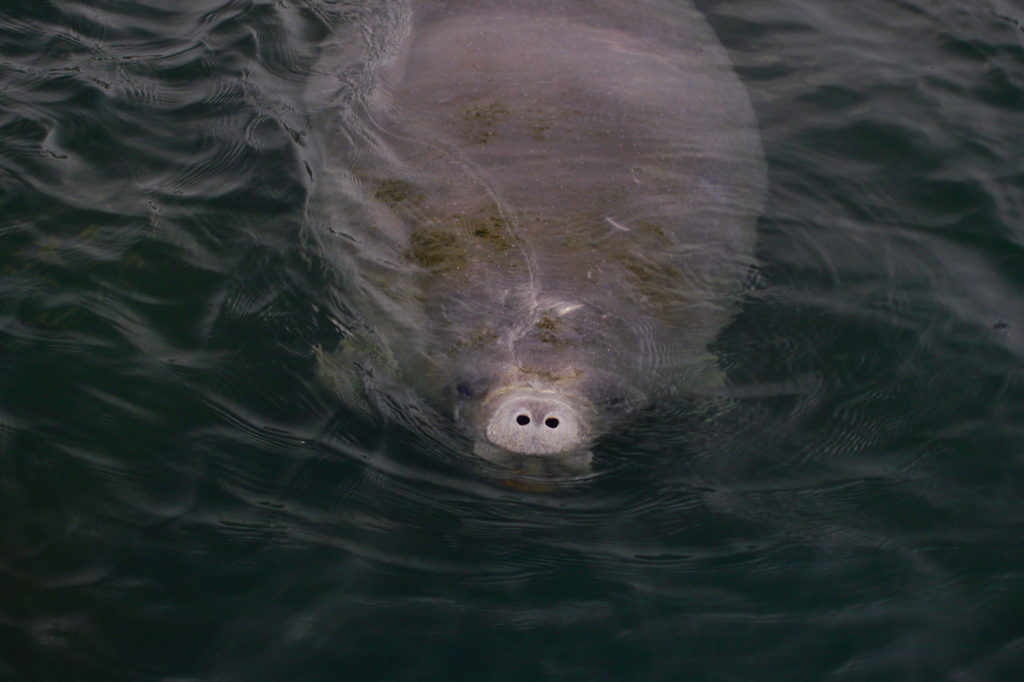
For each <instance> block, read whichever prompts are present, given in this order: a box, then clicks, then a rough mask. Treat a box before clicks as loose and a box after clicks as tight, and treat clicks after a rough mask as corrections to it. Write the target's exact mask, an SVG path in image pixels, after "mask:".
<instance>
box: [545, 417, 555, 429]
mask: <svg viewBox="0 0 1024 682" xmlns="http://www.w3.org/2000/svg"><path fill="white" fill-rule="evenodd" d="M544 426H546V427H548V428H549V429H557V428H558V420H557V419H555V418H554V417H548V418H547V419H545V420H544Z"/></svg>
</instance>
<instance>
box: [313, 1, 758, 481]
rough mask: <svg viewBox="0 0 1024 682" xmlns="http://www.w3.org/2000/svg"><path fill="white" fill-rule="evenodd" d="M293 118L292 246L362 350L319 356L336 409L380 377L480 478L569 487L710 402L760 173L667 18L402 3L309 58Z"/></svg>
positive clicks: (548, 7) (542, 5) (726, 80)
mask: <svg viewBox="0 0 1024 682" xmlns="http://www.w3.org/2000/svg"><path fill="white" fill-rule="evenodd" d="M406 9H407V10H408V11H405V10H406ZM364 28H365V27H364ZM306 100H307V105H308V106H309V107H310V109H311V112H312V121H313V124H314V130H315V131H316V132H317V133H318V135H319V147H318V149H319V153H320V154H321V155H322V158H321V159H319V160H318V161H317V164H318V165H319V166H320V167H322V169H323V172H322V173H320V174H319V175H318V176H317V178H316V182H317V192H316V195H315V200H314V202H313V207H314V216H315V221H314V226H315V227H316V229H315V230H314V231H313V232H314V233H315V236H316V237H317V238H318V240H319V241H320V242H321V244H322V246H323V249H324V251H325V253H327V254H328V255H329V257H330V258H331V260H332V261H334V264H335V265H336V266H337V269H338V270H339V271H340V272H341V273H342V274H343V279H344V281H345V283H346V288H347V294H346V295H347V296H348V297H349V301H350V304H353V305H354V307H355V309H356V310H357V312H358V314H359V315H360V317H361V318H362V319H364V320H366V329H367V330H369V329H372V330H373V331H372V332H370V331H362V332H359V331H353V330H352V329H351V328H349V327H350V326H351V325H349V326H347V327H346V330H347V331H348V332H350V333H349V334H348V337H347V340H346V341H344V342H343V343H342V345H341V348H340V349H339V351H338V352H336V353H333V354H326V353H321V354H320V360H321V365H320V366H321V375H322V376H323V377H324V378H325V379H326V381H327V383H328V384H329V385H331V386H332V387H334V388H335V389H336V390H337V392H338V393H339V394H340V395H342V396H344V397H345V398H346V399H347V400H349V401H350V402H353V403H362V404H365V403H367V402H373V397H372V396H368V395H367V393H368V389H367V380H366V379H367V376H368V375H372V376H374V377H376V379H375V381H376V384H375V386H376V387H378V388H373V389H370V390H371V391H372V390H379V385H380V381H381V380H380V377H381V376H386V377H387V382H386V383H388V384H389V385H391V386H404V387H410V388H412V390H414V391H415V392H416V393H417V394H418V395H419V396H420V397H422V398H423V399H424V400H426V401H427V402H429V403H430V404H432V405H433V406H434V407H435V408H437V409H438V410H440V411H441V412H443V413H447V414H448V415H450V416H451V417H453V418H454V419H455V420H456V421H458V422H459V423H461V424H463V425H464V426H465V428H466V429H467V430H468V431H469V433H470V434H471V436H472V438H473V441H474V444H475V445H474V451H475V452H476V454H478V455H480V456H481V457H484V458H485V459H489V460H492V461H497V462H505V463H510V462H516V463H521V460H522V459H523V458H534V459H536V458H541V459H549V460H565V461H569V462H570V465H569V466H570V468H573V466H577V468H578V467H579V466H585V464H586V462H587V461H589V454H588V450H589V448H590V447H591V445H592V444H593V442H594V440H595V439H596V438H598V437H599V436H600V435H601V434H603V433H606V432H607V431H608V430H609V429H611V428H613V427H614V426H615V425H616V424H618V423H620V422H621V421H622V420H623V419H625V418H626V417H628V416H629V415H630V414H632V413H634V412H635V411H636V410H637V409H639V408H640V407H641V406H643V405H644V404H646V403H647V402H649V401H651V400H663V399H666V398H667V397H669V396H675V395H680V394H687V393H691V394H692V393H706V392H708V391H713V390H714V389H715V388H717V387H718V386H720V385H721V381H722V379H721V374H720V373H719V371H718V369H717V363H716V361H715V359H714V358H713V357H712V356H710V355H709V354H708V352H707V346H708V343H709V342H711V341H712V340H713V339H714V338H715V336H716V335H717V334H718V333H719V331H720V330H721V329H722V328H723V326H724V325H726V324H727V323H728V321H729V320H730V318H731V316H732V315H733V314H734V310H735V307H736V302H737V299H738V296H739V294H740V293H741V291H742V287H743V284H744V282H745V279H746V277H747V276H748V274H749V270H750V267H751V265H752V262H753V256H752V253H753V248H754V243H755V226H756V220H757V216H758V214H759V212H760V210H761V205H762V199H763V195H764V190H765V166H764V161H763V153H762V149H761V145H760V140H759V137H758V135H757V129H756V121H755V118H754V114H753V111H752V108H751V106H750V102H749V99H748V97H747V94H746V92H745V90H744V89H743V87H742V86H741V85H740V83H739V81H738V79H737V77H736V75H735V73H734V72H733V70H732V68H731V66H730V64H729V61H728V58H727V56H726V55H725V52H724V50H723V48H722V47H721V45H720V44H719V42H718V40H717V39H716V37H715V36H714V34H713V33H712V32H711V29H710V27H709V26H708V25H707V23H706V22H705V20H704V18H703V17H702V16H701V15H700V14H699V13H698V12H697V11H696V10H695V9H694V8H693V7H692V6H691V5H689V3H687V2H678V1H676V2H672V3H668V2H666V3H665V4H664V6H661V5H657V3H637V2H633V1H630V2H622V3H617V2H612V1H611V0H606V1H604V2H602V1H601V0H592V1H589V2H587V1H585V0H580V1H578V2H573V1H570V0H545V1H544V2H539V1H538V2H533V3H531V2H530V1H529V0H519V1H517V0H502V1H501V2H494V3H493V4H489V3H488V2H487V1H486V0H475V1H474V0H460V1H457V2H448V3H442V2H419V3H417V2H414V3H413V4H412V5H411V7H409V8H405V7H404V6H400V10H399V11H397V12H395V13H394V14H392V15H391V16H388V17H385V18H384V19H381V20H380V24H379V27H378V29H377V30H376V32H375V31H373V30H364V31H361V32H360V33H358V34H356V33H354V32H352V33H345V32H339V33H337V34H336V35H335V36H334V38H333V40H332V41H329V42H328V43H325V46H324V48H323V52H322V56H321V58H320V60H319V62H318V63H317V65H316V67H315V69H314V75H313V77H312V79H311V81H310V85H309V87H308V90H307V98H306ZM368 368H372V369H370V370H368ZM572 462H575V465H574V464H572Z"/></svg>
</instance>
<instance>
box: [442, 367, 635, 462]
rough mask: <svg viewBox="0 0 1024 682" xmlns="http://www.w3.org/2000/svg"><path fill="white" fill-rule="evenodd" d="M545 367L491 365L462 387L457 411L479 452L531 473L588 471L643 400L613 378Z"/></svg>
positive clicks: (596, 371)
mask: <svg viewBox="0 0 1024 682" xmlns="http://www.w3.org/2000/svg"><path fill="white" fill-rule="evenodd" d="M547 359H548V360H549V362H548V363H545V364H547V365H556V366H555V367H551V366H549V367H547V368H541V367H538V366H537V364H532V365H531V364H525V365H516V364H512V363H511V362H509V363H508V364H505V365H504V366H500V365H499V366H497V367H496V366H494V365H493V364H492V365H491V366H490V369H491V371H490V372H488V373H486V374H482V375H481V374H478V375H477V379H476V380H475V381H473V380H464V381H461V382H459V383H458V384H457V387H456V397H455V400H456V408H455V412H456V415H457V417H458V419H459V421H461V422H463V424H464V425H465V426H466V427H467V428H468V430H469V431H470V433H471V434H472V436H473V440H474V447H473V451H474V453H475V454H476V455H477V456H479V457H482V458H483V459H485V460H488V461H490V462H493V463H496V464H501V465H504V466H512V467H514V468H517V469H523V470H528V471H530V472H532V473H555V472H558V473H575V474H579V473H585V472H587V471H589V463H590V460H591V454H590V448H591V447H592V446H593V445H594V442H595V441H596V440H597V439H598V438H599V437H600V436H602V435H603V434H604V433H606V432H607V431H609V430H610V429H611V428H612V427H613V426H615V425H616V424H618V423H620V422H621V421H622V420H623V419H625V418H626V417H627V416H628V415H629V414H630V413H632V412H634V411H635V410H636V409H637V408H638V407H639V406H640V405H641V404H642V403H643V402H644V395H643V394H642V393H641V392H640V391H639V390H637V388H636V387H634V386H631V385H629V383H628V382H626V381H624V380H623V378H622V377H621V376H620V375H618V374H616V373H615V372H609V371H605V370H602V369H598V368H596V367H588V366H585V365H581V364H579V363H578V362H572V360H571V359H570V358H569V357H565V356H561V355H559V354H553V355H552V356H551V357H549V358H547Z"/></svg>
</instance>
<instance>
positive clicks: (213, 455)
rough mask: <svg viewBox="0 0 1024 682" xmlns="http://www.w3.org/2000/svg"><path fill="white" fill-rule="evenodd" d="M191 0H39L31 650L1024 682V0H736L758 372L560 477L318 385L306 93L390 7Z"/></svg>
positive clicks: (20, 322)
mask: <svg viewBox="0 0 1024 682" xmlns="http://www.w3.org/2000/svg"><path fill="white" fill-rule="evenodd" d="M188 5H189V6H188V7H187V8H186V9H183V8H182V6H181V3H171V2H163V3H161V2H145V3H144V2H114V3H75V2H56V1H33V2H16V3H11V4H8V5H7V6H6V7H5V9H4V10H3V11H2V12H0V678H3V679H11V680H22V679H24V680H58V679H59V680H77V679H82V680H94V679H106V680H156V679H159V680H188V679H194V680H218V679H224V680H228V679H231V680H235V679H245V680H280V679H291V680H333V679H372V680H434V679H453V678H454V679H474V680H526V679H531V680H536V679H542V680H548V679H550V680H576V679H588V680H624V679H629V680H680V679H696V680H751V681H754V680H756V681H758V682H762V681H770V680H786V681H791V680H844V681H845V680H872V681H877V680H944V679H948V680H986V681H988V680H993V681H996V680H998V681H1002V680H1015V679H1019V675H1020V673H1019V670H1020V669H1021V668H1022V667H1024V616H1022V614H1024V571H1022V567H1024V545H1022V543H1021V542H1020V539H1021V537H1022V531H1024V492H1022V491H1024V447H1022V446H1024V429H1022V426H1021V425H1022V424H1024V414H1022V412H1024V409H1022V408H1024V390H1022V385H1021V378H1022V362H1021V361H1022V357H1024V303H1022V300H1024V299H1022V290H1024V277H1022V275H1021V273H1024V251H1022V238H1024V234H1022V231H1024V171H1022V168H1021V163H1020V159H1021V158H1024V137H1022V136H1021V135H1020V134H1019V130H1020V121H1021V117H1022V113H1024V13H1022V10H1021V9H1020V7H1018V6H1017V5H1016V4H1014V3H1011V2H1006V1H1004V0H972V1H968V0H948V1H941V0H912V1H904V2H892V1H883V0H863V1H861V2H858V3H847V2H842V1H840V0H820V1H819V2H797V1H785V0H757V1H754V0H733V1H726V0H722V1H709V2H702V3H700V4H699V7H700V9H701V10H702V11H704V12H705V13H706V14H707V15H708V18H709V20H710V22H711V24H712V26H713V28H714V29H715V30H716V32H717V33H718V35H719V37H720V38H721V40H722V42H723V43H724V44H725V46H726V48H727V49H728V50H729V53H730V56H731V57H732V59H733V62H734V64H735V66H736V69H737V72H738V73H739V75H740V78H741V79H742V80H743V82H744V84H745V85H746V86H747V88H748V89H749V92H750V96H751V99H752V101H753V103H754V107H755V110H756V112H757V115H758V118H759V120H760V124H761V132H762V137H763V141H764V145H765V150H766V154H767V158H768V164H769V182H770V188H769V196H768V203H767V206H766V209H765V212H764V215H763V217H762V220H761V222H760V238H759V239H760V241H759V249H758V259H759V264H760V266H759V274H758V277H757V279H756V281H755V282H754V284H753V286H752V289H751V291H750V293H749V295H748V298H747V300H746V302H745V305H744V308H743V311H742V313H741V314H740V315H739V316H738V318H737V319H736V321H735V322H734V323H733V324H732V325H731V326H730V327H729V328H728V329H727V330H726V331H725V332H724V334H723V335H722V336H721V337H720V339H719V340H718V342H717V343H716V346H715V351H716V352H717V353H718V355H719V356H720V357H721V358H722V359H723V364H724V365H725V366H726V368H727V370H728V375H729V380H730V384H731V392H732V393H733V395H734V400H733V403H732V404H731V405H730V407H729V408H728V409H726V410H723V411H721V412H720V413H716V414H714V415H713V418H708V416H707V415H704V414H695V413H691V412H688V411H686V410H684V409H682V408H680V407H677V406H664V405H663V406H655V407H653V408H652V409H651V410H649V411H647V412H645V413H644V414H642V415H641V416H640V417H639V418H638V419H637V420H636V421H635V422H634V423H632V424H630V425H629V426H628V427H627V428H625V429H623V430H622V431H620V432H618V433H617V434H615V435H613V436H612V437H610V438H609V439H607V440H605V441H604V442H602V443H601V445H600V446H599V447H598V448H597V449H596V450H595V470H596V472H595V475H594V476H593V477H591V478H588V479H585V480H582V481H577V482H574V483H571V484H566V485H563V486H555V487H549V488H543V489H536V488H531V487H530V486H522V485H517V484H516V482H515V481H512V482H506V481H503V480H502V479H501V478H500V477H497V478H496V477H493V476H484V475H481V474H480V472H479V471H477V470H475V469H474V468H473V467H471V466H468V465H467V464H466V460H465V458H463V457H461V456H460V455H459V453H457V452H452V451H451V449H450V447H449V445H448V444H447V443H446V442H445V441H443V440H438V439H433V438H431V437H430V434H429V430H425V429H424V430H419V429H417V428H415V424H416V419H417V418H418V416H417V415H415V414H412V415H410V417H409V421H408V422H407V423H406V424H405V425H401V424H397V425H396V424H387V425H383V426H382V425H380V424H379V423H376V422H374V421H373V420H370V419H366V418H364V417H363V416H361V415H359V414H355V413H349V412H348V411H346V409H345V408H344V407H343V406H341V405H339V404H337V403H336V402H335V401H333V400H332V399H331V398H330V396H328V395H325V394H324V393H323V392H321V390H320V389H319V388H318V387H317V386H316V385H315V382H314V359H313V352H312V349H313V348H314V347H315V346H317V345H321V346H327V345H330V344H332V343H335V344H336V343H337V337H338V331H337V329H336V327H335V326H334V325H333V323H332V321H331V319H330V317H331V315H329V314H328V311H335V310H336V309H337V308H338V307H339V305H343V304H344V296H343V293H339V292H337V291H336V290H332V289H331V287H330V279H329V278H328V277H327V276H326V275H325V274H324V272H323V270H322V268H321V266H322V263H321V262H319V261H318V258H317V254H316V253H314V252H311V251H310V250H309V249H308V248H306V246H305V244H304V242H303V240H302V227H303V224H304V220H305V219H306V202H307V198H308V194H309V188H310V186H311V182H312V180H311V178H312V177H314V176H315V172H316V171H315V169H314V168H313V167H312V166H309V165H308V164H310V163H311V161H312V159H313V155H312V154H311V153H310V151H309V145H308V134H309V131H308V127H307V126H308V121H307V120H306V118H305V116H304V113H303V111H302V110H301V106H300V105H299V102H301V93H302V90H303V87H304V83H305V77H306V74H308V70H309V68H310V64H311V63H312V62H313V60H315V58H316V54H317V45H318V44H319V43H320V42H321V40H322V39H323V38H324V37H325V36H326V35H328V34H329V33H330V32H332V31H334V32H336V31H341V30H351V29H352V28H353V27H370V26H374V25H376V24H375V22H378V23H379V16H380V15H381V13H382V12H385V10H386V9H387V6H386V5H383V4H378V3H371V2H366V3H343V2H327V1H325V0H319V1H316V2H308V3H306V2H288V1H280V2H268V3H253V2H221V1H216V2H214V1H207V2H200V1H197V2H192V3H188ZM410 409H414V405H411V406H410Z"/></svg>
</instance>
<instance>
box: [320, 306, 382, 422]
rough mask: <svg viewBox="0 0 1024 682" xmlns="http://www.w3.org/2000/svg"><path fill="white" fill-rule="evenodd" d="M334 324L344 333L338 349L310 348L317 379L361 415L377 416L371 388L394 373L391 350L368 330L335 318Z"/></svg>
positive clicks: (366, 416) (377, 385)
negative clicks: (344, 324)
mask: <svg viewBox="0 0 1024 682" xmlns="http://www.w3.org/2000/svg"><path fill="white" fill-rule="evenodd" d="M335 325H336V326H337V327H338V328H339V329H340V330H342V332H343V333H344V334H345V336H344V338H342V340H341V341H340V342H339V343H338V347H337V349H336V350H334V351H333V352H327V351H324V350H323V349H322V348H320V347H319V346H317V347H315V348H314V349H313V352H314V354H315V355H316V378H317V383H319V384H320V385H321V386H322V387H323V388H325V389H326V390H328V391H329V392H331V393H332V394H334V395H336V396H337V397H338V398H339V399H341V401H342V402H343V403H344V404H345V405H347V406H348V407H350V408H351V409H353V410H355V411H356V412H357V413H358V414H359V415H360V416H362V417H364V418H367V419H372V418H374V417H376V416H379V415H378V414H377V412H376V410H375V407H374V406H375V402H374V400H373V399H372V397H371V396H372V395H373V390H372V389H374V388H377V389H378V390H379V386H380V384H381V381H382V378H383V377H386V376H394V373H395V372H396V371H397V369H398V363H397V362H395V357H394V354H393V353H392V352H391V349H390V348H389V347H388V346H387V344H386V343H385V342H384V341H382V340H379V339H377V338H375V337H374V336H373V335H372V334H371V332H369V331H368V330H353V329H351V328H348V327H345V326H343V325H341V324H340V323H338V322H335ZM382 374H383V377H382V376H381V375H382Z"/></svg>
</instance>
